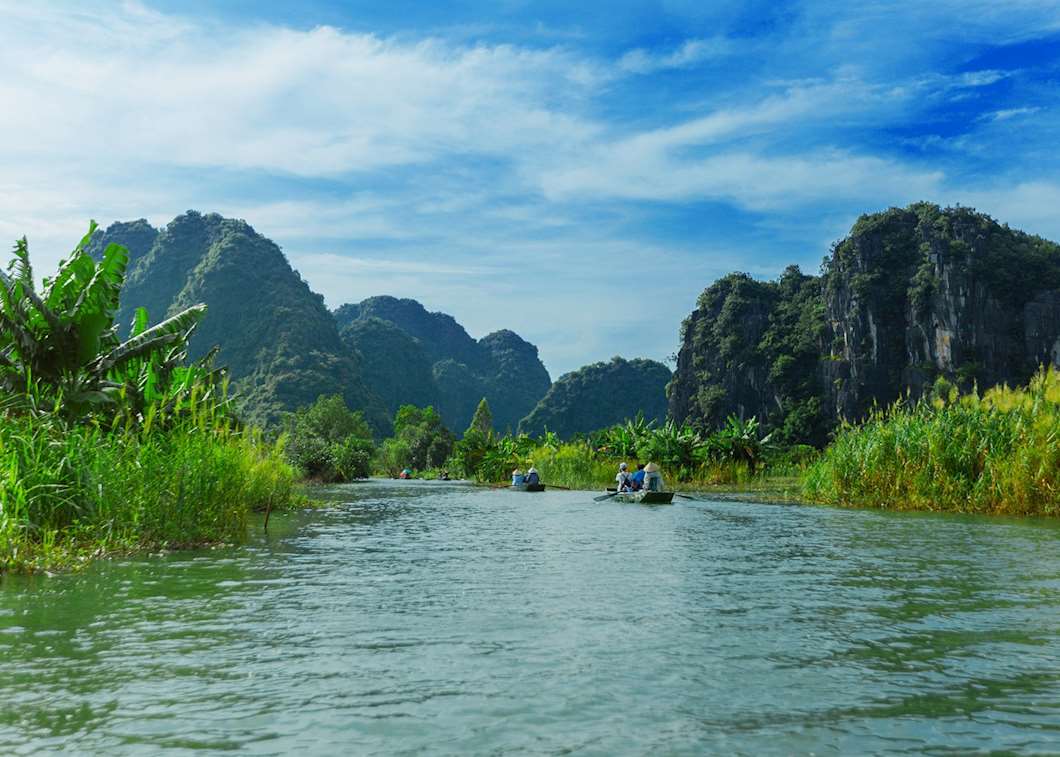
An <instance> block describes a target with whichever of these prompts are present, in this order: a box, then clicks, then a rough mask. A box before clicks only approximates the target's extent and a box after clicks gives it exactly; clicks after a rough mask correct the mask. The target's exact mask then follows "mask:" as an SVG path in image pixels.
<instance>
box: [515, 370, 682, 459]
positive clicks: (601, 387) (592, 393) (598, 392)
mask: <svg viewBox="0 0 1060 757" xmlns="http://www.w3.org/2000/svg"><path fill="white" fill-rule="evenodd" d="M671 376H672V374H671V372H670V369H669V368H667V367H666V366H665V365H663V364H662V363H657V362H655V361H654V360H645V359H643V358H637V359H634V360H626V359H624V358H621V357H614V358H612V359H611V360H610V362H606V363H604V362H601V363H592V364H591V365H586V366H584V367H582V368H579V369H578V370H576V371H571V372H570V373H566V374H564V375H563V376H561V377H560V378H559V380H558V381H556V383H554V384H553V385H552V388H550V389H549V390H548V394H546V395H545V396H544V397H543V398H542V400H541V401H540V402H538V403H537V405H536V406H535V407H534V409H533V410H532V411H531V412H530V413H529V414H528V415H527V416H526V417H525V418H523V420H522V421H521V422H520V423H519V430H520V431H521V432H524V433H528V434H535V435H539V434H541V433H543V432H544V431H545V430H546V429H547V430H548V431H554V432H555V433H557V434H558V435H559V436H560V437H561V438H564V439H567V438H570V437H571V436H573V435H575V434H587V433H590V432H592V431H598V430H599V429H601V428H605V427H607V426H611V425H613V424H616V423H622V422H623V421H625V420H628V419H630V418H635V417H636V416H637V415H643V416H644V419H645V420H648V421H656V422H662V421H663V420H665V419H666V385H667V383H669V381H670V378H671Z"/></svg>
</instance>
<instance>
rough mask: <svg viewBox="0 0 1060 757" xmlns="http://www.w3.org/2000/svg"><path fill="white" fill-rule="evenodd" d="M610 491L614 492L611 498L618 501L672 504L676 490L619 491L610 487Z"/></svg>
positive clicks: (640, 503) (641, 503)
mask: <svg viewBox="0 0 1060 757" xmlns="http://www.w3.org/2000/svg"><path fill="white" fill-rule="evenodd" d="M607 491H608V493H614V494H613V496H612V497H610V499H613V500H615V501H616V502H631V503H633V504H638V505H670V504H673V501H674V492H650V491H647V490H641V491H639V492H617V491H616V490H615V489H608V490H607Z"/></svg>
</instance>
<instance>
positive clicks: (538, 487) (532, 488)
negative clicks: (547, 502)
mask: <svg viewBox="0 0 1060 757" xmlns="http://www.w3.org/2000/svg"><path fill="white" fill-rule="evenodd" d="M508 488H509V489H511V490H512V491H513V492H543V491H544V490H545V485H544V484H518V485H516V486H510V487H508Z"/></svg>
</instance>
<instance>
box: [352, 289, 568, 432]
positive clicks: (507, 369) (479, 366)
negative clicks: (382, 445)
mask: <svg viewBox="0 0 1060 757" xmlns="http://www.w3.org/2000/svg"><path fill="white" fill-rule="evenodd" d="M334 317H335V320H336V322H337V323H338V325H339V329H340V331H341V334H342V338H343V340H344V341H345V342H346V345H347V347H349V348H350V349H351V350H354V351H355V352H356V354H357V355H358V357H359V361H360V363H361V365H362V366H363V371H364V377H365V381H366V383H367V384H368V386H369V387H371V388H372V389H373V390H374V392H375V394H377V395H378V396H380V397H382V398H383V399H384V401H385V402H386V405H387V408H388V410H389V411H390V412H396V411H397V409H398V408H399V407H400V406H401V405H403V404H409V403H411V404H415V405H419V406H425V405H432V406H434V407H436V408H437V410H438V412H439V413H440V415H441V417H442V418H443V419H445V422H446V423H447V424H448V425H449V426H451V427H452V428H463V427H465V426H466V425H467V424H468V422H469V421H470V419H471V416H472V415H473V413H474V412H475V408H476V406H477V404H478V402H479V400H481V399H482V398H483V397H486V398H487V399H488V400H489V403H490V404H491V405H492V406H493V407H494V408H495V409H496V410H495V417H494V422H495V424H496V425H497V427H498V428H502V429H503V428H514V427H515V426H517V425H518V423H519V419H520V418H522V417H523V416H524V415H526V413H528V412H529V411H530V410H531V409H532V408H533V407H534V405H535V404H536V403H537V401H538V400H539V399H541V397H543V396H544V394H545V392H547V391H548V388H549V386H550V385H551V379H550V378H549V375H548V371H546V370H545V367H544V365H542V363H541V360H540V358H539V357H538V354H537V348H536V347H535V346H534V345H532V344H530V343H529V342H527V341H525V340H524V339H522V338H521V337H520V336H519V335H518V334H516V333H514V332H512V331H508V330H501V331H496V332H494V333H492V334H488V335H486V336H485V337H483V338H482V339H479V340H477V341H476V340H475V339H473V338H471V336H470V335H469V334H468V333H467V331H465V330H464V328H463V327H462V326H461V325H460V324H459V323H457V322H456V320H455V319H454V318H453V317H452V316H450V315H447V314H445V313H432V312H428V311H427V310H426V308H424V307H423V305H421V304H420V303H419V302H416V301H415V300H410V299H397V298H395V297H371V298H369V299H367V300H364V301H363V302H360V303H356V304H347V305H343V306H341V307H340V308H338V309H336V310H335V312H334Z"/></svg>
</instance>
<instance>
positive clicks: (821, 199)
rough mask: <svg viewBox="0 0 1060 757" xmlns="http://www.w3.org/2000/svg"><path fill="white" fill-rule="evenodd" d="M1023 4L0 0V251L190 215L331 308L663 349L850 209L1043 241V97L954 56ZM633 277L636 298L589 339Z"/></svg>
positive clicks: (564, 361)
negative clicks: (895, 209) (163, 7)
mask: <svg viewBox="0 0 1060 757" xmlns="http://www.w3.org/2000/svg"><path fill="white" fill-rule="evenodd" d="M1050 5H1055V4H1049V3H1032V2H1029V0H1028V1H1027V2H1024V1H1023V0H1014V2H1013V3H1011V4H1009V3H1006V4H997V3H994V2H987V1H986V0H961V1H960V2H958V1H957V0H940V1H939V2H937V3H929V4H920V5H917V6H915V7H913V6H910V5H908V4H900V3H892V2H872V3H855V4H851V3H841V2H839V1H838V0H815V1H814V2H797V3H793V4H789V5H785V9H784V12H783V14H780V12H779V11H777V12H776V15H769V17H768V18H767V19H764V20H762V23H756V22H757V21H759V20H761V19H755V18H749V17H748V14H749V13H751V12H752V11H754V10H755V9H757V10H758V11H762V9H761V8H760V7H759V6H758V5H757V4H749V5H748V6H747V7H746V8H748V9H751V10H747V9H744V8H743V7H742V6H741V8H737V7H735V6H732V7H730V6H728V5H725V7H722V5H718V4H705V3H698V4H687V6H686V4H682V3H665V4H664V6H665V8H666V11H665V13H662V12H659V13H661V14H662V15H665V20H664V21H665V23H663V22H660V24H659V28H656V29H641V28H640V25H641V24H642V23H643V21H644V18H648V17H649V16H651V15H652V14H643V15H637V14H631V20H630V21H628V23H627V26H626V27H622V26H621V24H620V21H621V19H617V18H616V17H617V16H620V15H621V13H622V11H621V10H614V9H611V8H610V7H609V9H608V13H609V14H610V15H609V16H608V18H607V19H606V21H607V23H598V24H597V23H595V22H596V21H599V15H600V10H599V8H597V9H593V8H588V7H587V8H582V7H581V6H577V7H575V6H571V7H570V8H569V9H568V10H567V11H566V12H564V13H556V14H552V15H549V14H548V13H547V12H545V11H541V10H540V9H534V10H533V12H531V11H530V10H525V9H524V12H525V14H527V15H526V16H524V17H519V18H518V19H514V20H513V19H512V18H508V17H506V18H505V19H504V20H503V23H501V22H500V20H498V19H496V18H494V17H493V14H499V13H502V12H509V11H511V12H513V13H514V12H516V11H517V10H518V8H521V7H522V5H521V4H518V3H516V4H505V6H504V8H503V9H498V8H497V7H496V6H495V5H493V4H491V5H486V4H484V5H482V7H481V8H479V9H478V11H476V12H475V13H474V14H472V16H473V17H474V20H475V23H474V24H470V23H469V24H463V25H460V26H459V28H457V27H455V26H454V27H453V28H452V29H450V30H448V31H447V28H446V27H443V26H439V25H438V23H437V22H436V23H434V24H432V25H430V26H428V27H425V29H427V31H424V30H421V29H418V28H417V27H416V20H415V18H410V19H404V18H396V16H400V15H402V13H404V11H402V12H398V11H396V10H390V11H388V10H387V8H386V7H384V6H379V8H378V9H377V10H376V11H375V13H376V14H377V15H378V14H385V13H391V14H392V16H395V18H392V19H391V20H392V22H393V23H392V24H391V27H392V28H393V27H400V29H401V32H400V33H391V32H385V31H379V30H375V29H374V28H373V26H372V24H371V23H368V22H364V23H361V22H360V21H359V20H358V19H354V22H351V24H350V25H349V26H348V27H347V28H343V27H340V26H337V25H333V26H327V25H321V26H316V27H313V26H312V25H309V26H307V25H306V23H305V15H304V14H302V15H299V18H298V22H297V23H293V22H292V23H290V24H288V23H283V22H282V20H279V21H278V20H276V19H275V18H272V19H271V20H270V21H268V22H264V21H261V20H245V19H242V18H230V17H229V16H224V15H209V14H205V15H201V16H198V17H192V16H190V15H174V14H169V13H162V12H160V11H158V10H156V9H154V8H152V7H151V5H150V3H134V2H127V3H111V2H104V0H85V2H83V3H77V4H70V3H58V2H44V1H42V2H35V3H24V2H9V1H7V0H0V15H2V17H3V19H4V21H3V24H0V71H2V72H3V73H2V75H0V101H2V102H3V103H4V108H3V110H2V111H0V164H2V165H3V167H4V170H3V172H2V173H0V237H2V238H6V239H8V240H10V239H13V238H14V237H16V236H21V235H22V234H24V233H25V234H28V235H29V236H30V241H31V246H32V248H33V249H34V254H35V255H36V256H38V259H39V261H40V262H41V265H39V266H38V269H39V270H42V271H43V270H47V268H48V267H49V265H51V264H53V263H54V261H55V260H56V259H57V258H58V257H59V256H60V255H62V254H64V253H66V252H67V250H68V246H69V244H70V243H71V242H72V241H74V240H75V239H78V238H80V236H81V234H82V233H83V231H84V228H85V224H86V222H87V220H88V218H90V217H95V218H97V219H98V220H100V221H101V222H104V223H107V222H109V221H111V220H114V219H128V218H136V217H140V216H146V217H147V218H148V219H149V220H150V221H152V222H153V223H155V224H162V223H165V222H166V221H168V220H169V219H170V218H172V217H173V216H174V215H176V214H177V213H179V212H182V211H183V210H186V209H188V208H193V207H194V208H199V209H202V210H215V211H218V212H221V213H224V214H226V215H233V216H237V217H243V218H245V219H246V220H248V221H249V222H250V223H252V224H253V225H254V226H255V227H256V228H258V229H259V230H260V231H261V232H262V233H264V234H266V235H268V236H270V237H272V238H274V239H276V240H277V241H278V242H279V243H280V244H281V245H282V246H283V247H284V249H285V251H286V252H287V254H288V255H289V256H290V258H291V260H292V262H293V263H294V264H295V265H296V266H297V267H298V268H299V270H300V271H301V272H302V273H303V275H305V276H306V278H307V279H308V280H309V281H310V283H311V284H312V286H313V287H314V289H316V290H317V291H320V292H322V293H323V294H324V295H325V296H326V297H327V299H328V302H329V304H332V305H335V304H339V303H341V302H343V301H348V300H355V299H359V298H361V297H363V296H368V295H371V294H379V293H392V294H400V295H403V296H414V297H418V298H420V299H422V300H424V301H425V302H427V304H428V305H429V306H430V307H432V308H435V309H442V310H447V311H449V312H453V313H454V314H455V315H457V317H458V318H459V319H460V320H461V321H462V322H465V323H467V324H468V326H469V327H470V328H471V330H472V332H473V333H476V334H481V333H485V332H486V331H489V330H493V329H495V328H498V327H501V326H505V327H510V328H514V329H515V330H517V331H519V332H520V333H522V334H523V335H524V336H527V337H528V338H530V339H532V340H534V341H537V342H538V343H539V344H540V346H541V348H542V354H543V355H544V357H545V359H546V361H547V363H548V364H549V367H550V369H552V370H553V372H554V373H558V372H562V371H564V370H568V369H570V368H574V367H577V365H579V364H580V363H582V362H587V361H590V360H596V359H601V358H607V357H609V356H610V355H612V354H614V353H616V352H622V353H623V354H627V355H632V354H644V355H648V356H651V357H663V356H664V355H666V354H669V353H670V352H672V351H673V347H674V342H675V340H676V335H677V324H678V322H679V321H680V319H681V317H682V315H684V314H685V313H686V312H687V310H688V309H689V308H690V307H691V306H692V304H693V303H694V301H695V297H696V295H697V294H698V292H699V290H701V289H702V287H704V286H706V285H707V284H709V283H710V280H711V278H712V277H714V276H717V275H720V274H722V273H724V272H725V271H727V270H730V269H733V268H738V269H742V270H748V271H751V272H754V273H756V274H759V275H769V274H771V273H773V272H776V271H779V270H780V269H782V268H783V266H784V265H785V264H786V263H787V262H789V261H791V260H798V261H806V262H807V264H812V263H814V261H816V260H819V259H820V256H821V254H822V253H823V252H824V245H825V242H826V241H827V240H828V239H834V238H836V237H838V236H840V235H841V234H843V233H844V232H845V231H846V229H847V228H848V227H849V223H850V221H851V220H852V219H853V218H855V217H856V216H857V215H858V213H860V212H863V211H868V210H875V209H878V208H879V207H883V206H887V205H891V204H901V203H905V202H910V201H913V200H918V199H937V200H940V201H943V202H958V201H959V202H962V203H965V204H978V205H979V206H981V207H982V208H983V209H984V210H988V211H990V212H993V213H996V214H997V215H998V216H999V217H1001V218H1002V219H1003V220H1010V221H1012V222H1013V223H1019V224H1026V225H1027V227H1028V228H1029V229H1030V230H1032V231H1040V232H1042V233H1047V234H1055V235H1060V228H1058V226H1060V224H1058V222H1057V221H1056V220H1055V213H1054V212H1053V209H1055V196H1056V193H1057V191H1058V190H1057V184H1056V182H1055V181H1054V180H1053V178H1052V177H1053V176H1055V175H1057V171H1058V170H1060V165H1058V164H1057V159H1056V158H1054V157H1053V153H1054V150H1053V145H1052V141H1053V140H1052V138H1051V136H1050V129H1049V128H1047V127H1049V126H1050V124H1049V118H1050V117H1051V115H1052V114H1053V113H1055V112H1056V109H1055V108H1053V107H1052V103H1053V102H1054V101H1055V100H1056V99H1057V96H1056V95H1055V93H1054V92H1053V91H1052V90H1051V89H1050V88H1049V87H1048V86H1046V84H1047V83H1043V82H1041V81H1039V82H1037V83H1035V82H1034V81H1033V76H1034V74H1033V71H1034V67H1033V66H1029V65H1028V66H1022V65H1018V64H1019V61H1016V62H1015V63H1013V64H1012V65H1008V64H1005V65H1001V64H994V63H984V64H982V66H980V67H978V68H974V70H970V71H968V70H964V68H967V67H969V66H971V65H972V64H971V63H962V62H967V61H973V60H975V59H977V58H976V55H977V54H978V52H980V51H981V50H983V49H986V48H987V47H989V46H990V45H997V44H999V42H1010V41H1013V40H1020V39H1024V38H1026V37H1027V35H1028V34H1029V33H1030V32H1029V31H1028V30H1031V29H1033V30H1037V32H1038V33H1041V30H1045V29H1049V28H1052V27H1053V26H1055V24H1056V21H1057V19H1058V18H1060V13H1058V12H1057V8H1056V7H1047V6H1050ZM218 7H221V6H218ZM270 7H271V6H270ZM513 8H514V9H515V10H512V9H513ZM351 12H352V11H351ZM578 13H582V14H584V15H582V16H580V17H579V18H580V19H581V21H580V22H579V21H577V20H576V21H574V22H571V21H569V20H568V16H570V15H576V14H578ZM659 13H657V14H656V15H659ZM633 16H636V17H635V18H634V17H633ZM374 17H375V16H373V18H374ZM685 27H687V29H685ZM513 28H519V29H520V30H521V32H520V33H519V34H518V35H515V34H513V35H509V36H507V37H505V36H504V34H503V33H500V32H498V31H497V30H498V29H500V30H503V29H513ZM675 28H681V29H682V30H683V34H678V35H675V33H674V29H675ZM351 29H357V30H359V31H351ZM601 30H605V31H601ZM607 34H610V35H612V36H609V37H606V38H602V37H601V36H600V35H607ZM648 39H666V40H669V41H668V42H666V43H663V44H647V43H646V42H645V40H648ZM984 60H985V59H984ZM1028 81H1030V82H1031V84H1030V85H1028V84H1027V82H1028ZM687 82H693V83H687ZM1035 84H1036V86H1035ZM1032 116H1033V117H1032ZM1017 123H1018V125H1019V127H1020V131H1019V139H1013V138H1012V136H1013V134H1014V132H1013V131H1012V129H1013V128H1014V126H1015V125H1016V124H1017ZM1050 203H1051V204H1050ZM42 253H43V256H42ZM642 279H650V280H651V281H654V282H657V283H656V284H655V286H657V287H659V289H660V291H661V295H660V297H657V298H652V303H651V304H650V305H649V304H644V303H641V302H639V301H636V298H631V302H629V303H625V304H624V305H623V312H624V313H625V314H626V321H624V322H622V323H616V324H615V326H614V328H613V329H611V330H608V329H607V328H605V327H603V326H601V324H602V323H604V322H605V321H606V322H608V323H612V322H614V310H615V309H614V307H613V298H614V296H615V292H614V290H615V289H616V286H617V285H616V282H626V281H632V282H639V281H641V280H642Z"/></svg>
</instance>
